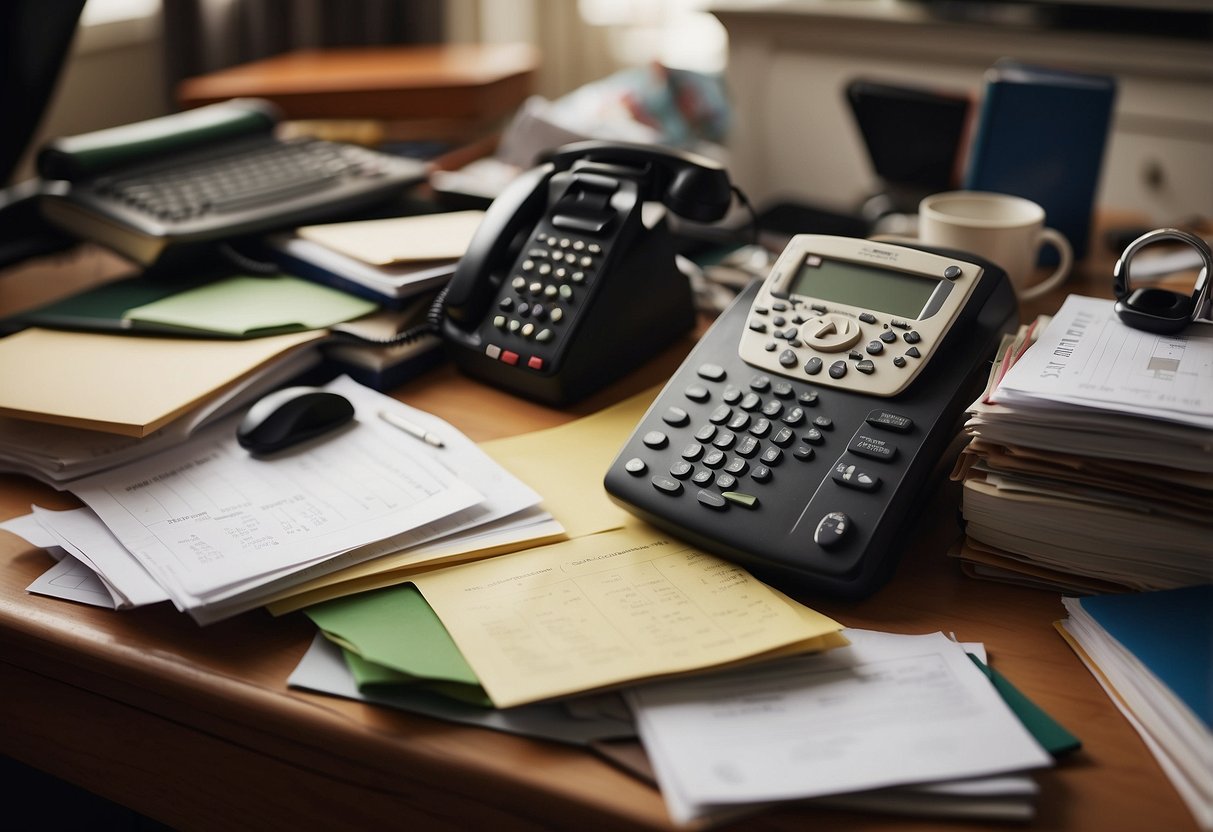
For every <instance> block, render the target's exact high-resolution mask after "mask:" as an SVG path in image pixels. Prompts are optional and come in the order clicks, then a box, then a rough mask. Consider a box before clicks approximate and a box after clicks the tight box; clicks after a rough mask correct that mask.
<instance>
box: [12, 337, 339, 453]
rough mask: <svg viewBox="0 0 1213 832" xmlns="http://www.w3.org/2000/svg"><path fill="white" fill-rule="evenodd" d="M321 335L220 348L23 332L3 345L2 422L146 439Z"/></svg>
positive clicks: (193, 342)
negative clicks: (18, 421) (30, 422)
mask: <svg viewBox="0 0 1213 832" xmlns="http://www.w3.org/2000/svg"><path fill="white" fill-rule="evenodd" d="M324 334H325V333H323V332H296V333H291V334H289V335H275V336H271V337H268V338H257V339H253V340H248V341H223V340H201V339H193V338H152V337H147V336H133V335H111V334H100V333H92V332H66V331H55V330H46V329H27V330H24V331H22V332H18V333H16V334H14V335H10V336H8V337H7V338H2V339H0V415H4V416H16V417H18V418H21V419H31V420H34V421H40V422H51V423H54V424H57V425H68V426H69V427H78V428H86V429H89V430H99V431H104V432H106V433H118V434H122V435H124V436H147V435H148V434H149V433H152V432H153V431H155V430H157V429H158V428H161V427H163V426H164V425H166V424H168V423H169V422H171V421H172V420H173V419H175V418H177V417H178V416H181V415H182V414H184V413H186V412H187V411H189V410H190V409H191V408H192V407H195V406H196V405H198V404H201V403H202V402H203V401H204V400H205V399H206V398H207V397H209V396H210V395H211V394H213V393H215V392H217V391H219V390H221V389H222V388H224V387H225V386H227V385H228V384H231V383H232V382H234V381H236V380H238V379H241V378H243V377H245V376H246V375H248V374H250V373H252V372H254V371H255V370H257V369H259V368H261V367H263V366H265V365H266V364H268V363H269V362H270V361H272V360H274V359H276V358H278V357H280V356H282V355H283V354H285V353H287V352H289V351H291V350H293V349H296V348H298V347H300V346H302V345H304V344H307V343H310V342H312V341H315V340H317V339H318V338H321V337H323V335H324Z"/></svg>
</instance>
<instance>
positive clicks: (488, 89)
mask: <svg viewBox="0 0 1213 832" xmlns="http://www.w3.org/2000/svg"><path fill="white" fill-rule="evenodd" d="M538 66H539V58H538V53H537V52H536V51H535V50H534V49H533V48H532V47H530V46H529V45H527V44H523V43H498V44H444V45H434V46H395V47H363V48H351V49H305V50H299V51H297V52H288V53H286V54H284V55H277V56H275V57H272V58H265V59H263V60H260V61H253V62H251V63H247V64H241V65H239V66H234V67H229V68H227V69H222V70H218V71H216V72H212V73H209V74H207V75H199V76H197V77H194V78H187V79H185V80H184V81H182V82H181V84H180V85H178V88H177V101H178V103H179V104H180V105H181V106H182V107H183V108H191V107H198V106H201V105H203V104H213V103H215V102H218V101H226V100H228V99H229V98H241V97H253V98H265V99H268V100H269V101H272V102H274V104H276V105H277V106H278V107H279V108H280V109H281V110H282V113H283V117H284V118H287V119H374V120H377V121H380V122H383V123H384V124H385V127H386V128H387V129H388V131H389V132H390V133H391V134H392V135H393V137H396V138H401V137H408V136H405V135H403V134H404V133H406V132H411V133H412V134H414V135H413V136H412V137H420V136H427V137H429V138H446V139H451V140H458V141H470V140H472V139H474V138H476V137H478V136H481V135H483V134H484V133H485V132H487V131H489V130H490V129H493V128H496V127H498V126H499V125H500V124H501V123H502V122H504V121H505V120H506V119H508V118H509V117H510V116H511V115H513V113H514V112H515V110H517V108H518V106H519V105H520V104H522V102H523V101H524V100H525V99H526V97H527V96H528V95H530V94H531V92H532V87H533V85H534V77H535V72H536V70H537V69H538ZM410 124H411V125H413V127H412V129H411V131H409V130H406V125H410Z"/></svg>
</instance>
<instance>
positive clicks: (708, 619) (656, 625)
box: [413, 523, 846, 708]
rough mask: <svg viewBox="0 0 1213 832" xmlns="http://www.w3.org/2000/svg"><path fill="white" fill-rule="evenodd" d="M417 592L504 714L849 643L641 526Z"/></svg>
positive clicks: (435, 576) (510, 558)
mask: <svg viewBox="0 0 1213 832" xmlns="http://www.w3.org/2000/svg"><path fill="white" fill-rule="evenodd" d="M413 582H414V583H415V584H416V586H417V588H418V589H419V590H420V591H421V593H422V594H423V595H424V596H425V599H426V600H427V601H428V602H429V603H430V606H432V607H433V608H434V611H435V612H436V613H437V614H438V617H439V618H440V619H442V623H443V624H444V625H445V626H446V628H447V630H448V631H449V632H450V634H451V637H452V638H454V640H455V643H456V644H457V645H458V646H459V649H460V651H461V652H462V653H463V655H464V657H465V658H467V660H468V663H469V664H470V665H471V666H472V668H473V669H474V670H475V671H476V676H477V677H478V678H479V679H480V681H481V683H482V684H483V686H484V688H485V690H486V691H487V692H488V694H489V697H490V698H491V699H492V700H493V703H494V704H495V705H496V706H497V707H500V708H507V707H512V706H515V705H522V704H526V703H528V702H537V701H541V700H545V699H551V698H554V697H559V696H566V695H570V694H574V693H580V692H584V691H589V690H595V689H599V688H605V687H610V686H615V685H620V684H623V683H626V682H634V681H636V680H639V679H648V678H653V677H660V676H668V675H672V674H679V673H687V672H691V671H697V670H703V669H707V668H716V667H724V666H728V665H734V664H739V663H742V662H746V661H752V660H755V659H758V658H769V657H772V656H777V655H785V654H789V653H793V652H807V651H812V650H821V649H826V648H829V647H834V646H839V645H841V644H845V643H846V640H845V638H843V637H842V636H841V634H840V633H839V632H838V631H839V630H840V629H841V626H840V625H839V624H838V623H837V622H835V621H832V620H831V619H829V618H827V617H826V616H824V615H821V614H819V613H816V612H814V611H813V610H810V609H808V608H806V607H803V606H801V605H799V604H796V603H795V602H793V601H791V600H790V599H788V598H786V597H784V596H782V595H780V594H779V593H777V592H775V591H773V590H771V589H770V588H768V587H767V586H765V585H764V584H762V583H760V582H759V581H758V580H757V579H755V578H754V577H752V576H751V575H750V574H749V573H748V572H746V571H745V570H744V569H742V568H740V567H738V566H735V565H733V564H730V563H726V562H725V561H722V560H720V559H718V558H716V557H714V556H711V555H707V554H704V553H702V552H700V551H698V550H696V549H694V548H692V547H690V546H688V545H686V544H685V543H681V542H679V541H676V540H674V539H671V538H668V537H666V536H665V535H663V534H662V533H660V532H657V531H655V530H653V529H652V528H650V527H648V526H646V525H643V524H640V523H635V524H632V525H629V526H627V527H625V528H623V529H619V530H616V531H610V532H604V533H603V534H596V535H589V536H587V537H582V538H578V539H576V540H569V541H564V542H562V543H556V544H553V545H551V546H545V547H543V548H540V549H532V550H529V551H526V552H520V553H517V554H513V555H506V556H502V557H498V558H492V559H489V560H481V561H476V562H475V563H469V564H464V565H462V566H456V567H451V568H449V569H441V570H438V571H435V572H429V573H426V574H423V575H417V576H415V577H414V579H413Z"/></svg>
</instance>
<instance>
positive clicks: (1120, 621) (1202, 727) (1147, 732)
mask: <svg viewBox="0 0 1213 832" xmlns="http://www.w3.org/2000/svg"><path fill="white" fill-rule="evenodd" d="M1063 603H1064V604H1065V607H1066V611H1067V612H1068V613H1069V617H1068V618H1066V619H1065V620H1063V621H1059V622H1057V625H1056V626H1057V629H1058V631H1059V632H1061V634H1062V636H1063V637H1064V638H1065V639H1066V641H1067V642H1069V643H1070V646H1071V647H1073V648H1074V651H1075V652H1076V653H1077V654H1078V655H1079V657H1080V658H1081V659H1082V661H1083V663H1084V664H1085V665H1086V666H1087V668H1088V669H1089V670H1090V671H1091V673H1092V674H1094V676H1095V678H1096V679H1098V680H1099V683H1100V684H1101V685H1103V688H1104V690H1106V691H1107V692H1108V695H1109V696H1110V697H1112V701H1113V702H1115V703H1116V706H1117V707H1118V708H1119V709H1120V711H1121V713H1123V714H1124V715H1125V718H1126V719H1128V720H1129V722H1130V724H1132V726H1133V728H1134V729H1136V731H1137V732H1138V733H1139V734H1140V735H1141V738H1142V739H1143V740H1144V741H1145V743H1146V745H1147V746H1148V747H1149V749H1150V751H1151V753H1153V754H1154V756H1155V758H1156V759H1157V760H1158V763H1159V765H1160V766H1162V769H1163V771H1164V772H1165V773H1166V775H1167V777H1169V778H1170V780H1171V782H1172V783H1174V784H1175V788H1176V790H1177V791H1178V792H1179V795H1180V797H1181V798H1183V800H1184V802H1185V803H1186V804H1187V805H1188V808H1189V809H1190V810H1191V812H1192V815H1193V817H1194V818H1195V819H1196V822H1197V823H1198V824H1199V825H1200V828H1201V829H1206V830H1210V829H1213V776H1211V775H1213V585H1209V584H1205V585H1202V586H1193V587H1186V588H1183V589H1172V590H1163V591H1158V592H1144V593H1128V594H1121V595H1104V596H1098V597H1093V598H1082V599H1079V598H1065V599H1063Z"/></svg>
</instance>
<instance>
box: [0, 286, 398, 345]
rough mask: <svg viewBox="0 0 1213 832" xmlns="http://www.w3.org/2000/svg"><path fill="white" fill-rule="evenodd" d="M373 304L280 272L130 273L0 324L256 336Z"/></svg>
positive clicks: (325, 323)
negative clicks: (208, 275) (177, 276)
mask: <svg viewBox="0 0 1213 832" xmlns="http://www.w3.org/2000/svg"><path fill="white" fill-rule="evenodd" d="M377 308H378V307H377V306H376V304H374V303H373V302H371V301H368V300H365V299H363V298H358V297H355V296H353V295H349V294H346V293H345V292H341V291H339V290H337V289H333V288H330V287H328V286H321V285H320V284H317V283H313V282H311V281H308V280H303V279H301V278H297V277H289V276H286V275H277V276H273V277H249V276H244V275H234V276H230V277H223V278H219V279H204V278H198V279H184V280H166V279H163V278H157V279H148V278H145V277H132V278H125V279H122V280H116V281H113V282H111V283H106V284H104V285H102V286H99V287H95V288H93V289H89V290H87V291H84V292H81V293H79V294H77V295H73V296H71V297H68V298H64V299H63V300H59V301H55V302H54V303H50V304H47V305H46V306H43V307H39V308H37V309H34V310H31V311H29V312H24V313H21V314H19V315H15V316H13V317H11V318H7V319H5V320H4V321H3V322H2V324H0V328H3V329H5V330H8V331H15V330H18V329H23V328H25V327H30V326H40V327H48V328H52V329H73V330H83V331H103V332H125V333H132V334H137V333H147V334H157V335H188V336H193V337H211V338H255V337H259V336H263V335H278V334H281V333H284V332H300V331H303V330H312V329H324V328H327V327H330V326H332V325H334V324H337V323H341V322H343V321H348V320H352V319H354V318H359V317H362V316H363V315H366V314H368V313H370V312H373V311H375V310H376V309H377Z"/></svg>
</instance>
